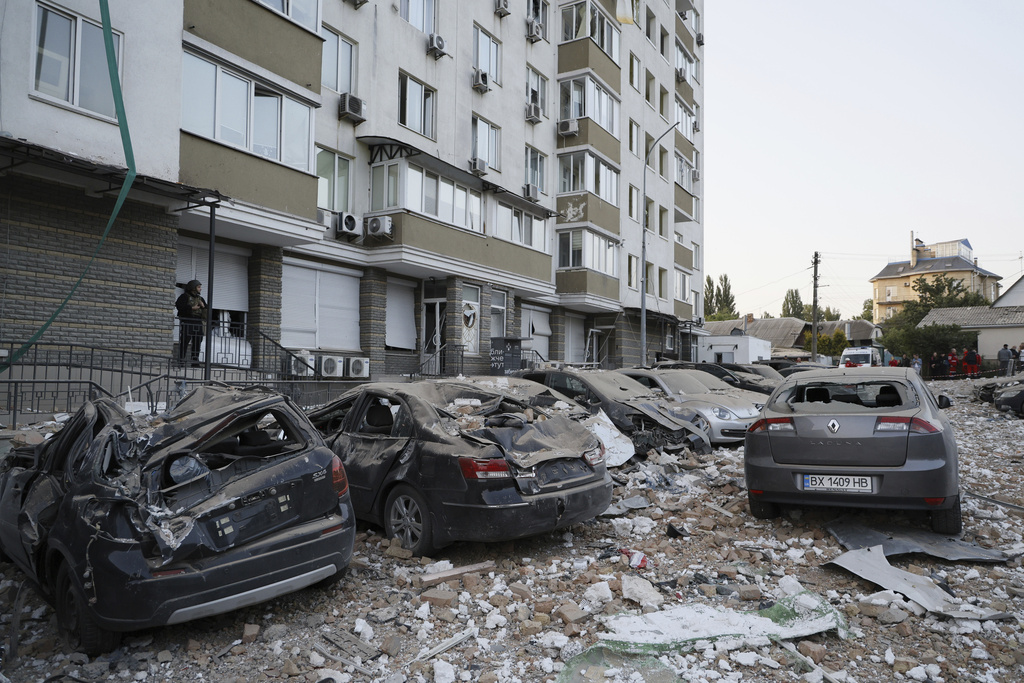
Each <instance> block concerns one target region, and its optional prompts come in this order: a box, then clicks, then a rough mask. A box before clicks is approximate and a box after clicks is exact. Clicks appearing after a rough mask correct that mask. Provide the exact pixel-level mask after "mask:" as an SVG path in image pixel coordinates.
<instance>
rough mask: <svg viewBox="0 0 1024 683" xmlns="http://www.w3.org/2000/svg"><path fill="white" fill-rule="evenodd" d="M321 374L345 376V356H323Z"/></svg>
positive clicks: (325, 375)
mask: <svg viewBox="0 0 1024 683" xmlns="http://www.w3.org/2000/svg"><path fill="white" fill-rule="evenodd" d="M320 374H321V375H323V376H324V377H344V375H345V358H344V357H343V356H323V357H322V358H321V359H320Z"/></svg>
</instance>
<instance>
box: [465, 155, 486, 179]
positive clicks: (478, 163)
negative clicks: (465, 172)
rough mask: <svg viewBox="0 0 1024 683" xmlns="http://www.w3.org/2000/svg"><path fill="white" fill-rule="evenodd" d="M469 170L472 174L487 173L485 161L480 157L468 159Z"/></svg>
mask: <svg viewBox="0 0 1024 683" xmlns="http://www.w3.org/2000/svg"><path fill="white" fill-rule="evenodd" d="M469 171H470V173H472V174H473V175H487V162H486V161H484V160H483V159H481V158H480V157H473V158H472V159H470V160H469Z"/></svg>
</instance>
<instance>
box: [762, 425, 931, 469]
mask: <svg viewBox="0 0 1024 683" xmlns="http://www.w3.org/2000/svg"><path fill="white" fill-rule="evenodd" d="M916 412H917V411H908V412H907V413H906V414H903V413H901V414H900V416H901V417H904V418H906V417H911V416H912V415H913V414H914V413H916ZM886 417H889V415H887V416H886ZM883 419H884V418H882V417H881V416H879V415H877V414H870V413H864V414H842V415H840V414H836V415H830V414H828V413H824V414H816V415H799V414H796V415H793V417H792V418H790V421H789V424H790V425H791V428H788V427H786V426H785V423H780V426H781V428H770V429H769V430H768V442H769V444H770V446H771V451H772V459H773V460H774V461H775V462H777V463H779V464H786V465H820V466H839V467H898V466H900V465H903V463H904V462H905V461H906V459H907V445H908V439H909V432H908V431H907V430H905V429H904V430H893V429H888V428H887V427H885V426H883V425H884V424H885V423H884V422H883Z"/></svg>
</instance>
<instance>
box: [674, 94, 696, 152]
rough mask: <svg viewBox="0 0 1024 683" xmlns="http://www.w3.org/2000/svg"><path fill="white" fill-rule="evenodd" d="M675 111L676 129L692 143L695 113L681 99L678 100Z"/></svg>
mask: <svg viewBox="0 0 1024 683" xmlns="http://www.w3.org/2000/svg"><path fill="white" fill-rule="evenodd" d="M675 110H676V117H675V118H676V128H677V129H678V130H679V132H680V133H682V134H683V137H684V138H686V139H687V140H690V141H691V142H692V141H693V128H694V125H693V122H694V120H695V118H694V115H693V112H691V111H690V109H689V107H687V106H686V105H685V104H684V103H683V101H682V100H680V99H676V104H675Z"/></svg>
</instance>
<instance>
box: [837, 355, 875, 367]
mask: <svg viewBox="0 0 1024 683" xmlns="http://www.w3.org/2000/svg"><path fill="white" fill-rule="evenodd" d="M846 361H850V362H851V363H857V364H858V365H871V354H870V353H848V354H846V355H845V356H843V362H844V363H845V362H846Z"/></svg>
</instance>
